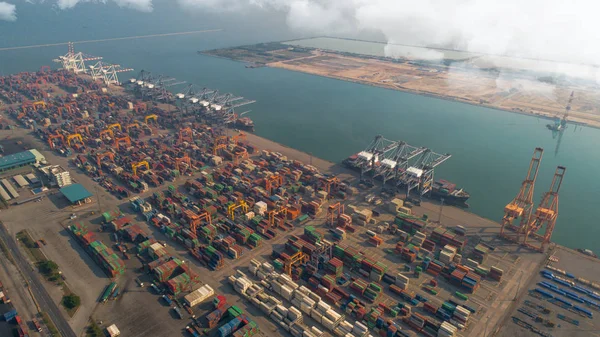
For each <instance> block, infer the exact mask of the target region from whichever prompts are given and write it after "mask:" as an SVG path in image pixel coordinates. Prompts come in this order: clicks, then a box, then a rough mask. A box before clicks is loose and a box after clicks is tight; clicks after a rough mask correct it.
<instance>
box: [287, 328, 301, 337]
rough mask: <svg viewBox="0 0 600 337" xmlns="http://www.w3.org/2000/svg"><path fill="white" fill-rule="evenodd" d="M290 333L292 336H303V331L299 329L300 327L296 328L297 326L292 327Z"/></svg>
mask: <svg viewBox="0 0 600 337" xmlns="http://www.w3.org/2000/svg"><path fill="white" fill-rule="evenodd" d="M290 333H291V334H292V336H294V337H302V331H301V330H298V328H296V326H294V327H292V328H291V329H290Z"/></svg>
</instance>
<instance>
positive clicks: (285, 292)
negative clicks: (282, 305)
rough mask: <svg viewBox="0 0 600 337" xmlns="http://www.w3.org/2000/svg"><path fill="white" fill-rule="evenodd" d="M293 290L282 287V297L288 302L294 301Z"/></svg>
mask: <svg viewBox="0 0 600 337" xmlns="http://www.w3.org/2000/svg"><path fill="white" fill-rule="evenodd" d="M292 293H293V291H292V289H290V288H288V287H287V286H283V287H281V297H283V298H285V299H286V300H288V301H289V300H291V299H292Z"/></svg>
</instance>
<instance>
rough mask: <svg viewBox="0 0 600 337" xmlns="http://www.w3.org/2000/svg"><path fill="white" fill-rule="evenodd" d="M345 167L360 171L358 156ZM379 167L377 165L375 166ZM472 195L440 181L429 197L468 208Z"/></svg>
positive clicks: (345, 162) (347, 161)
mask: <svg viewBox="0 0 600 337" xmlns="http://www.w3.org/2000/svg"><path fill="white" fill-rule="evenodd" d="M342 164H343V165H344V166H346V167H347V168H349V169H352V170H360V166H359V164H358V154H354V155H352V156H350V157H348V158H346V159H344V161H343V162H342ZM375 165H377V163H376V164H375ZM470 196H471V195H470V194H469V193H468V192H466V191H465V190H463V189H457V188H456V184H454V183H451V182H449V181H446V180H438V181H436V182H434V183H433V186H432V188H431V192H430V194H429V197H430V198H431V199H437V200H440V199H442V198H443V199H444V203H446V204H449V205H457V206H467V200H469V197H470Z"/></svg>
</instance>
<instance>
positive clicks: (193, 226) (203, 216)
mask: <svg viewBox="0 0 600 337" xmlns="http://www.w3.org/2000/svg"><path fill="white" fill-rule="evenodd" d="M194 220H195V221H193V222H191V223H190V230H191V231H192V233H194V234H196V231H197V230H198V225H199V224H200V222H201V221H202V220H205V221H207V222H208V224H209V225H212V217H211V216H210V213H208V212H204V213H202V214H199V215H198V218H195V219H194Z"/></svg>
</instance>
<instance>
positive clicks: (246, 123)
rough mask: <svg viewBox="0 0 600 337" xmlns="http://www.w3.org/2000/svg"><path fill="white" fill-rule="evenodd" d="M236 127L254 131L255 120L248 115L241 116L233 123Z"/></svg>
mask: <svg viewBox="0 0 600 337" xmlns="http://www.w3.org/2000/svg"><path fill="white" fill-rule="evenodd" d="M233 125H234V127H235V128H236V129H240V130H244V131H250V132H254V122H253V121H252V120H251V119H250V118H248V117H240V118H238V119H236V120H235V123H234V124H233Z"/></svg>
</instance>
